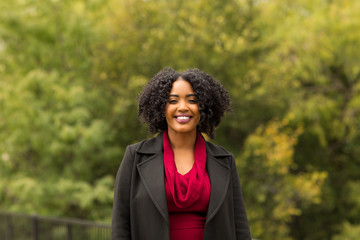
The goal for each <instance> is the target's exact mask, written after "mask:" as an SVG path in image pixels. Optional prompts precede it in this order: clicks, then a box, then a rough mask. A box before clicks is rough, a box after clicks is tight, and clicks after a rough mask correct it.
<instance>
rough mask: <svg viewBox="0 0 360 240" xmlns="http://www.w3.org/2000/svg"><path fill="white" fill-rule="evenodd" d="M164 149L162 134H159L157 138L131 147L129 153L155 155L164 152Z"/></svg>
mask: <svg viewBox="0 0 360 240" xmlns="http://www.w3.org/2000/svg"><path fill="white" fill-rule="evenodd" d="M162 148H163V144H162V134H159V135H157V136H155V137H152V138H149V139H145V140H142V141H141V142H137V143H134V144H131V145H129V146H128V147H127V151H131V152H133V153H134V152H136V153H140V154H153V153H157V152H159V151H162Z"/></svg>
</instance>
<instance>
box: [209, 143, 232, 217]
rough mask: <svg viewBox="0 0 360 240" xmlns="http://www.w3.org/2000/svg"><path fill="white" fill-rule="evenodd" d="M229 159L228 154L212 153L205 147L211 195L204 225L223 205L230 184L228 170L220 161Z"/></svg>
mask: <svg viewBox="0 0 360 240" xmlns="http://www.w3.org/2000/svg"><path fill="white" fill-rule="evenodd" d="M224 157H231V155H230V154H220V153H213V152H212V151H210V150H209V148H208V145H207V161H206V168H207V171H208V175H209V178H210V184H211V193H210V202H209V207H208V213H207V217H206V223H207V222H209V221H210V220H211V219H212V218H213V217H214V216H215V214H216V213H217V211H218V210H219V209H220V207H221V204H222V203H223V201H224V199H225V196H226V193H227V191H228V186H229V182H230V168H229V166H227V165H226V164H224V163H223V162H222V161H221V160H220V159H217V158H224Z"/></svg>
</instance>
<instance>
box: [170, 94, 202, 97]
mask: <svg viewBox="0 0 360 240" xmlns="http://www.w3.org/2000/svg"><path fill="white" fill-rule="evenodd" d="M185 96H186V97H196V94H186V95H185ZM169 97H179V95H177V94H170V95H169Z"/></svg>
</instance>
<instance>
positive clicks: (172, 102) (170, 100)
mask: <svg viewBox="0 0 360 240" xmlns="http://www.w3.org/2000/svg"><path fill="white" fill-rule="evenodd" d="M168 103H170V104H174V103H177V100H175V99H169V100H168Z"/></svg>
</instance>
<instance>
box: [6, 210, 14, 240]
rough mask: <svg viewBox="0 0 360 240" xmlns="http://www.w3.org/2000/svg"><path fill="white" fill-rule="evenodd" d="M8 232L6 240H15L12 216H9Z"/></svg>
mask: <svg viewBox="0 0 360 240" xmlns="http://www.w3.org/2000/svg"><path fill="white" fill-rule="evenodd" d="M6 218H7V223H8V226H7V231H6V240H13V238H14V236H13V232H14V231H13V226H12V222H11V216H10V215H7V217H6Z"/></svg>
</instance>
